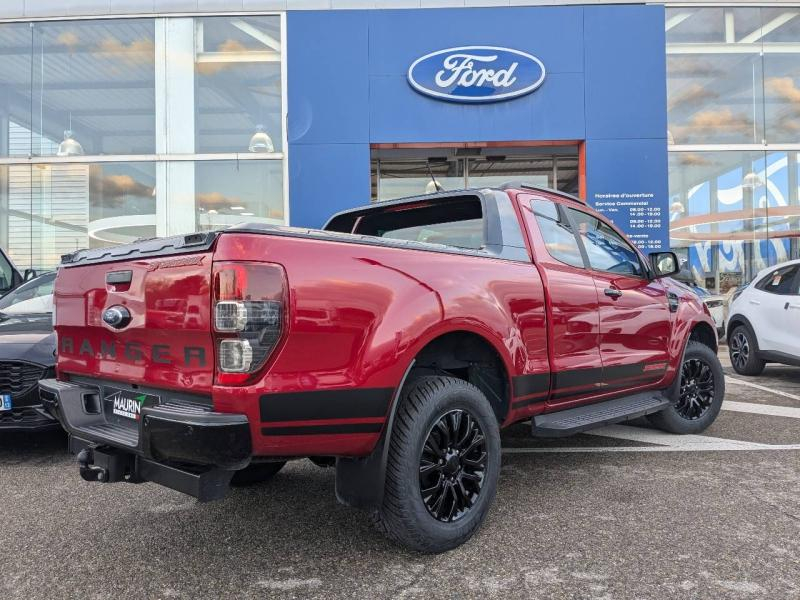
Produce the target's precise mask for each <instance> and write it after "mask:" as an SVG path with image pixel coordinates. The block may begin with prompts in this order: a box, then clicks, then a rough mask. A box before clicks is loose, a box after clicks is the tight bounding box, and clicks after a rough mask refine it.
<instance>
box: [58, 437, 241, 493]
mask: <svg viewBox="0 0 800 600" xmlns="http://www.w3.org/2000/svg"><path fill="white" fill-rule="evenodd" d="M69 450H70V452H71V453H72V454H75V455H77V458H78V468H79V470H80V473H81V477H82V478H83V479H84V480H86V481H97V482H100V483H114V482H118V481H126V482H128V483H144V482H146V481H152V482H153V483H158V484H161V485H164V486H166V487H168V488H172V489H173V490H177V491H179V492H183V493H184V494H189V495H190V496H193V497H195V498H197V499H198V500H199V501H200V502H209V501H210V500H219V499H220V498H224V497H225V494H226V493H227V492H228V489H229V486H230V481H231V477H233V473H234V472H233V471H229V470H225V469H217V468H213V467H208V466H205V467H204V466H195V467H191V466H190V465H182V466H176V465H170V464H165V463H161V462H158V461H155V460H151V459H148V458H144V457H142V456H137V455H136V454H133V453H132V452H127V451H125V450H122V449H117V448H114V447H112V446H108V445H101V444H97V443H94V442H90V441H88V440H84V439H81V438H78V437H75V436H70V438H69Z"/></svg>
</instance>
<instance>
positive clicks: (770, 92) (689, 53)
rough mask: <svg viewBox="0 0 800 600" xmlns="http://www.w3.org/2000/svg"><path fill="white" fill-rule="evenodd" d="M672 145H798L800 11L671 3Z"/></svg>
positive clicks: (668, 16) (669, 77)
mask: <svg viewBox="0 0 800 600" xmlns="http://www.w3.org/2000/svg"><path fill="white" fill-rule="evenodd" d="M665 27H666V32H667V34H666V36H667V90H668V101H667V105H668V110H669V113H668V118H669V125H668V130H669V131H668V134H667V137H668V139H669V142H670V144H728V143H748V144H762V143H768V144H774V143H796V142H797V141H798V139H800V138H798V136H799V135H800V52H798V50H797V48H798V44H799V43H800V9H798V8H797V7H786V8H767V7H764V8H738V7H737V8H701V9H693V8H669V9H667V12H666V25H665Z"/></svg>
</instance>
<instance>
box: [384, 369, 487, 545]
mask: <svg viewBox="0 0 800 600" xmlns="http://www.w3.org/2000/svg"><path fill="white" fill-rule="evenodd" d="M500 455H501V451H500V427H499V423H498V421H497V416H496V415H495V412H494V410H493V408H492V405H491V404H490V403H489V401H488V399H487V398H486V396H485V395H484V393H483V392H482V391H481V390H479V389H478V388H477V387H475V386H474V385H472V384H471V383H469V382H468V381H464V380H463V379H457V378H455V377H448V376H431V375H421V376H417V377H414V378H413V379H412V380H411V381H410V382H409V383H408V384H407V385H406V386H405V388H404V389H403V392H402V395H401V397H400V400H399V404H398V406H397V409H396V413H395V418H394V423H393V425H392V432H391V440H390V442H389V452H388V455H387V457H386V478H385V487H384V493H383V499H382V501H381V504H380V506H377V507H376V510H375V511H374V512H373V513H372V515H371V516H372V519H373V522H374V523H375V525H376V526H377V527H378V529H380V531H382V532H383V533H384V534H385V535H386V536H388V537H389V538H390V539H392V540H394V541H395V542H398V543H400V544H402V545H403V546H405V547H406V548H409V549H411V550H415V551H417V552H425V553H438V552H445V551H447V550H451V549H453V548H455V547H456V546H459V545H460V544H463V543H464V542H466V541H467V540H469V539H470V538H471V537H472V536H473V535H474V533H475V532H476V531H477V530H478V528H479V527H480V526H481V524H482V523H483V522H484V520H485V519H486V515H487V513H488V512H489V508H490V507H491V505H492V501H493V500H494V496H495V492H496V491H497V480H498V478H499V476H500Z"/></svg>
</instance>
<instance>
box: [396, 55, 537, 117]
mask: <svg viewBox="0 0 800 600" xmlns="http://www.w3.org/2000/svg"><path fill="white" fill-rule="evenodd" d="M544 76H545V69H544V64H543V63H542V61H540V60H539V59H538V58H536V57H535V56H533V55H531V54H528V53H527V52H522V51H520V50H512V49H511V48H498V47H495V46H463V47H460V48H447V49H446V50H437V51H436V52H431V53H430V54H426V55H425V56H422V57H420V58H418V59H417V60H415V61H414V62H413V63H412V64H411V66H410V67H409V69H408V82H409V83H410V84H411V87H413V88H414V89H415V90H416V91H418V92H419V93H420V94H425V95H427V96H432V97H434V98H439V99H441V100H450V101H452V102H471V103H476V102H497V101H498V100H510V99H511V98H517V97H519V96H524V95H525V94H530V93H531V92H532V91H533V90H535V89H536V88H538V87H539V86H540V85H542V82H544Z"/></svg>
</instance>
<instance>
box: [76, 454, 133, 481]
mask: <svg viewBox="0 0 800 600" xmlns="http://www.w3.org/2000/svg"><path fill="white" fill-rule="evenodd" d="M78 468H79V470H80V473H81V477H82V478H83V479H85V480H86V481H99V482H101V483H114V482H116V481H129V482H131V483H139V481H140V480H138V478H136V477H135V468H136V460H135V457H134V456H133V455H132V454H128V453H126V452H120V451H118V450H116V449H114V448H109V447H92V446H88V447H85V448H83V449H82V450H81V451H80V452H78Z"/></svg>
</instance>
